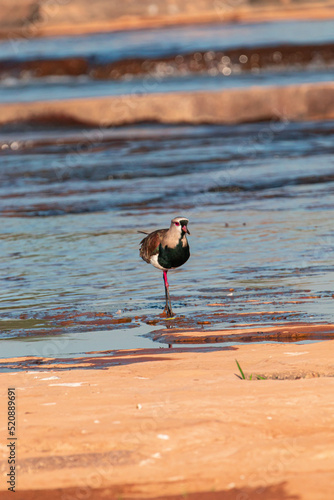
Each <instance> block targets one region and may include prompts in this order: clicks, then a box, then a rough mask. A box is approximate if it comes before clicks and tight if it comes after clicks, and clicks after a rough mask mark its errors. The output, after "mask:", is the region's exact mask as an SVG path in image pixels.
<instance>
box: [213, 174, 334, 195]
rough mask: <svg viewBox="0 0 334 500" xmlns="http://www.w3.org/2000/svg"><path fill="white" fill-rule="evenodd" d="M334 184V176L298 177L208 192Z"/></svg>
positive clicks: (234, 185) (230, 186) (231, 186)
mask: <svg viewBox="0 0 334 500" xmlns="http://www.w3.org/2000/svg"><path fill="white" fill-rule="evenodd" d="M330 182H334V174H326V175H309V176H302V177H296V178H294V179H291V178H289V179H278V180H275V181H271V182H262V183H254V184H252V183H251V182H250V183H249V184H248V185H247V184H231V185H228V186H214V187H212V188H210V189H209V190H208V191H209V192H212V193H217V192H230V191H263V190H267V189H277V188H282V187H286V186H303V185H305V186H307V185H312V184H323V183H330Z"/></svg>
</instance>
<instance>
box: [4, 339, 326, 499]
mask: <svg viewBox="0 0 334 500" xmlns="http://www.w3.org/2000/svg"><path fill="white" fill-rule="evenodd" d="M332 349H334V341H333V340H329V341H324V342H318V343H312V344H302V345H301V344H282V343H279V344H245V345H241V346H237V347H235V348H231V347H230V348H225V349H221V348H216V349H215V348H214V346H211V347H209V348H208V347H206V348H203V349H196V350H191V349H188V348H187V347H183V348H180V349H166V348H165V349H152V350H135V351H129V352H122V353H119V354H117V355H115V356H114V357H113V356H112V355H104V356H101V357H93V356H87V357H86V358H85V359H84V360H72V361H71V362H69V364H65V365H64V364H60V363H59V362H57V363H54V362H52V360H49V361H48V360H45V362H42V363H40V362H41V361H43V360H37V361H38V363H33V361H34V359H33V358H30V359H27V360H25V361H23V362H24V363H26V369H25V371H20V372H17V371H15V370H12V371H10V372H9V373H0V390H1V398H0V400H1V415H2V418H1V436H2V439H1V456H2V465H1V477H2V481H1V493H0V498H1V499H4V498H16V499H17V500H35V499H36V500H39V499H43V500H44V499H48V500H54V499H63V500H65V499H82V498H85V499H123V500H125V499H129V498H136V499H139V498H141V499H150V498H154V499H157V498H165V499H169V500H174V499H175V500H176V499H179V500H181V499H188V500H199V499H201V500H202V499H204V500H218V499H219V500H220V499H223V500H224V499H229V500H253V499H254V500H255V499H261V500H287V499H289V500H331V499H332V498H333V489H334V475H333V469H334V453H333V450H334V418H333V412H334V403H333V391H334V378H333V375H334V364H333V356H332ZM235 359H237V360H238V361H239V363H240V365H241V367H242V369H243V370H244V372H245V375H246V377H247V378H248V380H241V379H240V378H238V377H237V375H239V372H238V369H237V366H236V362H235ZM35 361H36V360H35ZM2 365H3V362H2ZM83 366H85V367H86V368H85V369H83V368H82V367H83ZM251 374H252V380H249V377H250V375H251ZM256 375H260V376H264V377H267V379H265V380H257V379H256ZM8 387H15V391H16V401H17V437H18V442H17V450H18V458H17V460H18V462H17V463H18V467H17V492H16V494H15V496H14V495H13V493H11V492H6V491H5V490H6V485H5V482H4V481H5V474H6V472H7V467H8V466H7V463H6V457H7V453H8V452H7V449H6V437H7V434H6V433H7V430H6V427H7V425H6V418H5V415H6V404H7V399H6V398H7V396H6V394H7V388H8Z"/></svg>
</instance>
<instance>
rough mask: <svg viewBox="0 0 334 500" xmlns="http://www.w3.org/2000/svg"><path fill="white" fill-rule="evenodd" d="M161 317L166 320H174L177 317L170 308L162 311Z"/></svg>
mask: <svg viewBox="0 0 334 500" xmlns="http://www.w3.org/2000/svg"><path fill="white" fill-rule="evenodd" d="M161 316H162V317H163V318H166V319H174V318H175V315H174V313H173V311H172V310H171V309H170V308H169V307H167V306H166V307H165V309H164V310H163V311H162V313H161Z"/></svg>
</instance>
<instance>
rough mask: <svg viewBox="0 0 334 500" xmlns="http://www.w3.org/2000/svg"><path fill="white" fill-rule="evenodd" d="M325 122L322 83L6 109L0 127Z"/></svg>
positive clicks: (333, 103)
mask: <svg viewBox="0 0 334 500" xmlns="http://www.w3.org/2000/svg"><path fill="white" fill-rule="evenodd" d="M144 90H145V89H143V91H144ZM331 119H334V83H332V82H327V83H310V84H303V85H289V86H285V87H279V86H266V87H250V88H245V89H229V90H223V91H215V92H207V91H198V92H174V93H165V94H144V95H140V94H134V95H124V96H116V97H98V98H88V99H68V100H60V101H45V102H44V101H40V102H26V103H8V104H2V106H1V115H0V125H3V124H6V123H11V122H21V121H30V122H31V121H34V120H36V121H43V120H46V121H48V122H51V123H52V122H53V123H54V122H56V121H64V120H67V121H73V122H79V123H82V124H87V125H90V126H97V127H99V126H101V127H105V126H118V125H124V124H129V123H140V122H147V121H150V122H161V123H190V124H198V123H226V124H229V123H243V122H249V121H264V120H275V121H278V122H281V123H283V124H284V123H287V122H289V121H304V120H331ZM279 126H280V124H278V125H277V127H279Z"/></svg>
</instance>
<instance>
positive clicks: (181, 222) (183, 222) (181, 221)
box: [171, 217, 190, 236]
mask: <svg viewBox="0 0 334 500" xmlns="http://www.w3.org/2000/svg"><path fill="white" fill-rule="evenodd" d="M188 222H189V220H188V219H187V218H186V217H175V219H173V220H172V222H171V228H176V230H177V231H179V232H180V234H182V236H183V235H184V234H186V233H188V234H190V233H189V230H188Z"/></svg>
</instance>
